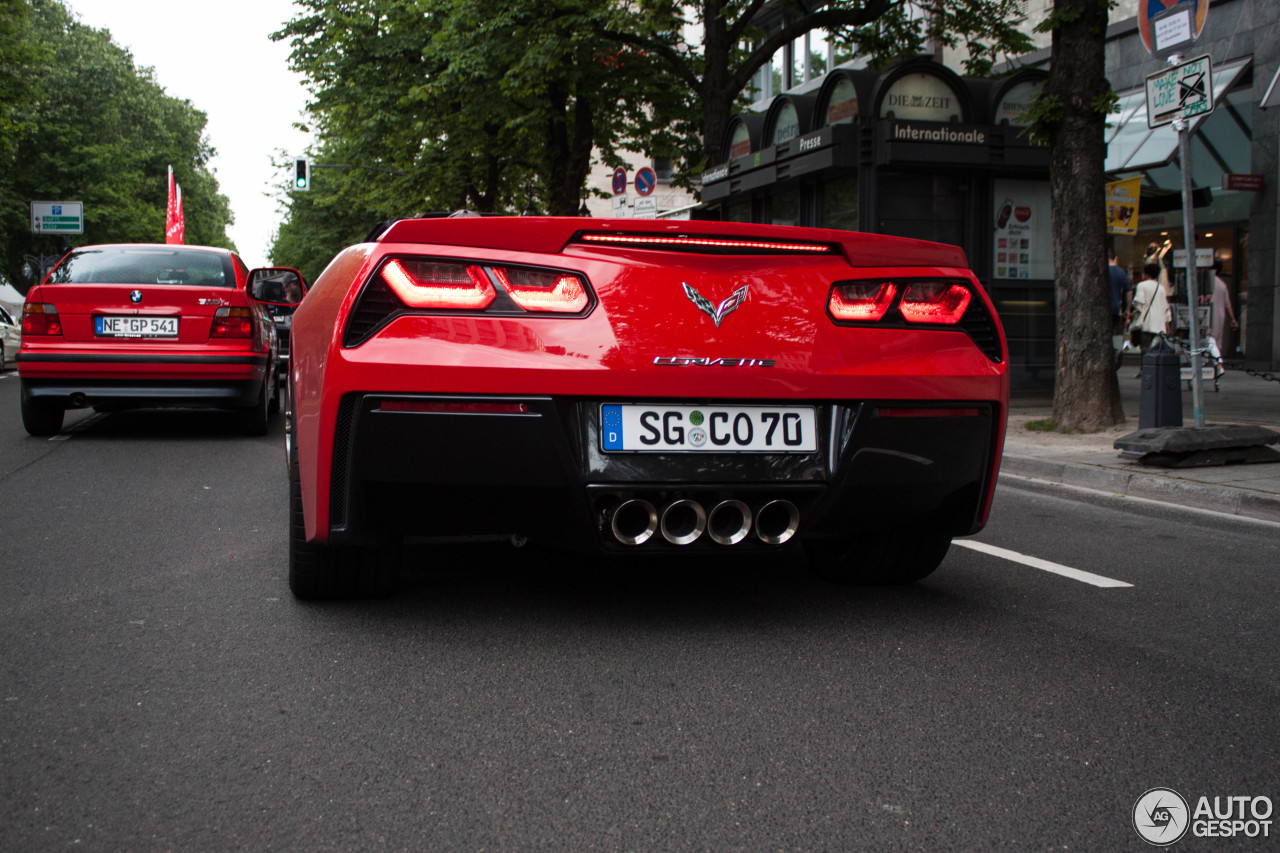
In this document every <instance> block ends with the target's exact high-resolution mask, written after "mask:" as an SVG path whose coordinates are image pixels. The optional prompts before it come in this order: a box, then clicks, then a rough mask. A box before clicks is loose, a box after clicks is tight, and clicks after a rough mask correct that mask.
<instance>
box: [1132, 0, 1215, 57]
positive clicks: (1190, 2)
mask: <svg viewBox="0 0 1280 853" xmlns="http://www.w3.org/2000/svg"><path fill="white" fill-rule="evenodd" d="M1208 17H1209V0H1138V33H1139V34H1140V35H1141V36H1142V43H1143V44H1145V45H1146V46H1147V51H1148V52H1150V53H1151V55H1152V56H1166V55H1168V54H1171V53H1176V52H1178V51H1181V50H1183V49H1184V48H1188V47H1190V46H1191V45H1193V44H1195V41H1196V39H1198V38H1200V33H1201V32H1203V31H1204V22H1205V20H1207V19H1208Z"/></svg>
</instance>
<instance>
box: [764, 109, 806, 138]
mask: <svg viewBox="0 0 1280 853" xmlns="http://www.w3.org/2000/svg"><path fill="white" fill-rule="evenodd" d="M799 135H800V114H799V113H797V112H796V107H795V104H791V103H786V104H783V106H782V108H781V109H779V110H778V114H777V116H776V117H775V118H774V121H773V133H772V135H771V136H770V137H769V144H770V145H778V144H780V143H783V142H786V141H787V140H788V139H795V138H796V137H797V136H799Z"/></svg>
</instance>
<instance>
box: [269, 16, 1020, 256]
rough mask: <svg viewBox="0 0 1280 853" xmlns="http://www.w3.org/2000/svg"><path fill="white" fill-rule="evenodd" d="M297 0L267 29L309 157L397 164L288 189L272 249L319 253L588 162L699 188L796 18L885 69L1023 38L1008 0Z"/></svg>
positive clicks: (1011, 47) (540, 182) (488, 204)
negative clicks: (307, 137)
mask: <svg viewBox="0 0 1280 853" xmlns="http://www.w3.org/2000/svg"><path fill="white" fill-rule="evenodd" d="M296 5H297V7H299V9H300V11H299V12H298V13H297V14H296V15H295V17H294V18H293V19H292V20H290V21H289V22H287V23H286V24H285V25H284V26H283V28H282V29H281V30H280V31H279V32H277V33H275V34H274V36H273V38H275V39H277V40H288V41H289V43H290V45H291V47H292V54H291V65H292V67H293V68H294V69H295V70H296V71H298V72H300V73H301V74H303V75H304V77H305V78H306V80H307V82H308V85H309V86H310V88H311V91H312V95H313V98H312V101H311V103H310V105H309V111H310V115H311V122H310V124H311V126H312V127H313V128H314V130H315V131H316V133H317V136H318V142H317V146H316V150H315V151H314V152H313V153H314V155H315V158H316V162H317V163H320V164H321V165H337V164H338V163H345V164H349V165H350V166H353V167H376V168H382V169H390V170H393V171H395V172H401V173H403V174H402V175H398V176H391V175H387V174H385V173H379V172H372V171H369V169H368V168H353V169H350V170H346V171H341V172H340V170H337V169H333V170H325V175H324V177H326V178H330V180H327V181H322V182H317V184H316V186H315V188H314V189H313V191H312V192H311V193H310V194H307V193H298V194H290V195H282V199H283V204H284V206H285V207H286V222H287V224H286V225H285V226H283V227H282V228H281V229H280V233H279V234H278V235H277V241H276V248H277V250H278V251H279V252H280V253H281V254H279V255H277V254H274V253H273V258H274V260H275V261H276V262H278V263H287V262H291V261H294V260H296V261H297V262H298V263H304V262H305V263H306V264H314V263H316V260H315V254H319V255H325V254H327V255H329V256H332V255H333V254H335V253H336V252H337V251H339V250H340V249H341V248H342V247H343V245H345V244H344V243H341V242H335V243H334V244H332V245H329V244H328V243H327V242H326V241H327V240H329V239H333V240H339V239H340V237H341V235H346V234H349V233H352V232H353V231H354V230H357V229H356V224H357V223H356V222H355V221H354V220H353V217H354V218H355V219H358V218H359V217H367V216H369V215H371V214H372V213H373V212H375V211H376V212H382V213H385V214H387V215H390V216H404V215H410V214H412V213H414V212H416V211H421V210H438V211H448V210H455V209H458V208H469V209H472V210H477V211H482V212H502V211H507V212H524V211H526V210H530V211H533V212H538V213H552V214H561V215H565V214H568V215H572V214H573V213H575V212H576V211H577V209H578V206H579V204H580V200H581V198H582V197H583V195H584V194H585V192H587V189H586V186H585V184H586V177H587V175H588V171H589V167H590V165H591V162H592V160H593V158H596V159H599V160H600V161H601V162H603V163H605V164H607V165H611V166H613V165H621V164H622V163H623V162H624V153H626V152H631V153H632V155H634V154H636V153H638V154H641V155H644V156H647V157H654V158H661V159H669V160H672V161H673V163H674V164H675V167H676V174H677V183H681V184H683V185H685V186H689V187H693V186H695V181H696V178H697V176H698V174H700V173H701V171H702V169H703V168H704V167H705V165H706V163H707V162H708V160H709V159H714V157H715V155H716V153H717V152H716V151H715V148H716V147H717V146H718V145H719V143H720V140H721V138H722V135H723V132H724V130H725V129H726V127H727V125H728V122H729V119H730V118H731V116H732V114H733V112H734V110H735V109H736V108H738V107H739V106H740V104H739V100H740V97H741V96H742V94H743V92H744V91H745V90H746V89H747V87H748V86H749V85H750V82H751V78H752V75H753V74H754V73H755V72H756V71H757V70H758V69H760V68H761V67H763V66H764V65H765V64H766V63H767V62H768V61H769V60H770V58H771V57H772V56H773V54H774V53H776V52H777V51H778V50H779V49H781V48H782V47H783V46H784V45H785V44H787V43H788V42H789V41H791V40H793V39H796V38H799V37H801V36H803V35H804V34H805V33H806V32H809V31H810V30H815V29H826V30H827V31H829V32H832V33H833V34H834V37H835V43H836V52H837V56H838V57H840V59H839V61H844V59H847V58H848V57H850V56H852V55H854V54H860V55H863V56H866V57H869V58H870V59H871V60H872V61H873V62H875V63H878V64H884V63H887V62H889V61H891V60H893V59H897V58H901V57H903V56H909V55H914V54H916V53H918V52H919V50H920V49H921V47H922V46H923V45H924V44H925V40H926V39H928V38H932V39H934V40H935V41H937V42H941V43H943V44H947V45H952V46H961V45H963V46H966V47H967V48H968V49H969V52H970V57H971V58H970V60H969V70H970V72H971V73H985V72H986V71H987V70H989V69H990V67H991V65H992V63H993V62H995V61H997V60H998V59H1001V58H1005V57H1006V56H1007V55H1010V54H1017V53H1022V52H1025V51H1026V50H1028V49H1029V47H1030V42H1029V40H1028V38H1027V36H1026V35H1025V34H1024V33H1022V32H1021V31H1020V30H1019V29H1018V27H1019V25H1020V24H1021V22H1022V17H1021V13H1020V12H1019V11H1018V9H1019V5H1018V3H1017V2H1016V0H953V2H948V3H926V4H924V5H921V4H920V3H918V2H913V0H830V2H817V3H811V4H799V3H790V2H788V3H783V4H774V5H773V6H772V8H771V9H769V10H767V11H770V12H771V11H776V10H779V9H781V10H784V11H785V13H786V16H787V17H786V22H787V23H786V25H785V26H781V25H779V26H774V27H769V28H767V29H761V28H759V27H758V26H757V24H758V22H759V20H760V18H759V15H760V13H761V10H762V9H765V8H766V6H768V4H766V3H764V2H762V0H696V2H693V3H690V4H682V3H674V2H670V0H603V2H602V0H299V2H298V3H297V4H296ZM330 173H332V174H330ZM281 190H282V193H283V192H284V191H285V188H284V185H283V184H282V186H281ZM337 198H341V199H343V201H342V203H336V201H335V199H337ZM295 219H296V221H295ZM360 224H361V226H362V228H365V229H367V227H368V226H369V225H371V224H372V221H371V220H369V219H367V218H366V219H365V221H363V222H362V223H360ZM305 229H312V231H313V232H314V233H310V234H309V235H308V236H304V234H303V233H302V232H303V230H305Z"/></svg>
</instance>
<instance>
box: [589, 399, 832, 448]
mask: <svg viewBox="0 0 1280 853" xmlns="http://www.w3.org/2000/svg"><path fill="white" fill-rule="evenodd" d="M600 442H601V445H602V447H603V449H604V450H630V451H637V450H639V451H644V450H654V451H663V452H668V453H669V452H673V451H691V452H695V453H735V452H744V451H750V452H757V453H812V452H813V451H815V450H817V449H818V430H817V416H816V415H815V413H814V408H813V407H812V406H720V405H714V406H664V405H650V406H643V405H633V404H622V405H614V404H605V405H602V406H601V407H600Z"/></svg>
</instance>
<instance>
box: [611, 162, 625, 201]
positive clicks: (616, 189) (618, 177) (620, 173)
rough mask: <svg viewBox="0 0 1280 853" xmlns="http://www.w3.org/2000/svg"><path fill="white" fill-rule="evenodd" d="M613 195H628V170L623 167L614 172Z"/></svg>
mask: <svg viewBox="0 0 1280 853" xmlns="http://www.w3.org/2000/svg"><path fill="white" fill-rule="evenodd" d="M613 194H614V195H626V194H627V170H626V169H624V168H622V167H621V166H619V167H618V168H616V169H614V170H613Z"/></svg>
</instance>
